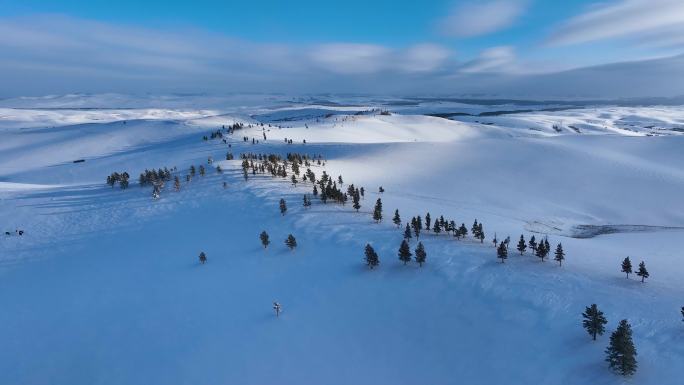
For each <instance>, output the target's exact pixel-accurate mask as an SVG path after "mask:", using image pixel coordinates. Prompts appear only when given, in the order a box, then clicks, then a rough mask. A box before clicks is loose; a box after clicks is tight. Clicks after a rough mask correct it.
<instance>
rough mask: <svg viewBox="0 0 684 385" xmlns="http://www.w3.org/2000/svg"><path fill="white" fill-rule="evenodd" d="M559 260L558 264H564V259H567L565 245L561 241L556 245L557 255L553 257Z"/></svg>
mask: <svg viewBox="0 0 684 385" xmlns="http://www.w3.org/2000/svg"><path fill="white" fill-rule="evenodd" d="M553 259H554V260H555V261H556V262H558V266H563V260H564V259H565V253H564V252H563V245H561V244H560V243H559V244H558V246H556V256H555V257H554V258H553Z"/></svg>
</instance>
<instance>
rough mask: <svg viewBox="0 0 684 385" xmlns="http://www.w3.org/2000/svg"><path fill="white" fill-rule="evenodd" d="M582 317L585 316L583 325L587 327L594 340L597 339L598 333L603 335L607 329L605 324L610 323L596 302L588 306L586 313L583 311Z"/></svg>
mask: <svg viewBox="0 0 684 385" xmlns="http://www.w3.org/2000/svg"><path fill="white" fill-rule="evenodd" d="M582 318H584V320H582V326H584V328H585V329H587V333H589V335H590V336H592V338H593V339H594V341H596V335H600V336H601V335H603V332H604V331H606V328H605V326H604V325H605V324H607V323H608V320H606V317H605V316H604V315H603V312H602V311H600V310H599V309H598V306H596V304H592V305H591V306H587V308H586V309H585V310H584V313H582Z"/></svg>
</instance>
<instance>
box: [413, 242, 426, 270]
mask: <svg viewBox="0 0 684 385" xmlns="http://www.w3.org/2000/svg"><path fill="white" fill-rule="evenodd" d="M415 253H416V262H418V265H419V266H420V267H423V263H425V258H426V257H427V253H426V252H425V247H423V242H418V246H417V247H416V250H415Z"/></svg>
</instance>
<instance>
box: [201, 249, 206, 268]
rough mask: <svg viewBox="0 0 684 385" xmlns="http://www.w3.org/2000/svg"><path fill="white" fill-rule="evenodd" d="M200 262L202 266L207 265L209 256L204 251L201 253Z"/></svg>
mask: <svg viewBox="0 0 684 385" xmlns="http://www.w3.org/2000/svg"><path fill="white" fill-rule="evenodd" d="M199 261H200V263H201V264H203V265H204V264H205V263H206V262H207V255H206V254H204V251H203V252H201V253H200V255H199Z"/></svg>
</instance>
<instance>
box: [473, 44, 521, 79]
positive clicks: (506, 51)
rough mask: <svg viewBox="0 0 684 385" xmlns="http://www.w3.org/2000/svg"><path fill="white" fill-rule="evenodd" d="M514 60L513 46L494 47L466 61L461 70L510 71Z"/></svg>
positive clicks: (476, 71)
mask: <svg viewBox="0 0 684 385" xmlns="http://www.w3.org/2000/svg"><path fill="white" fill-rule="evenodd" d="M514 60H515V51H514V49H513V47H511V46H499V47H492V48H488V49H486V50H484V51H482V52H480V54H479V55H478V57H477V58H475V59H473V60H471V61H469V62H467V63H465V64H464V65H463V67H462V68H461V72H464V73H479V72H508V71H510V70H511V69H512V64H513V62H514Z"/></svg>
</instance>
